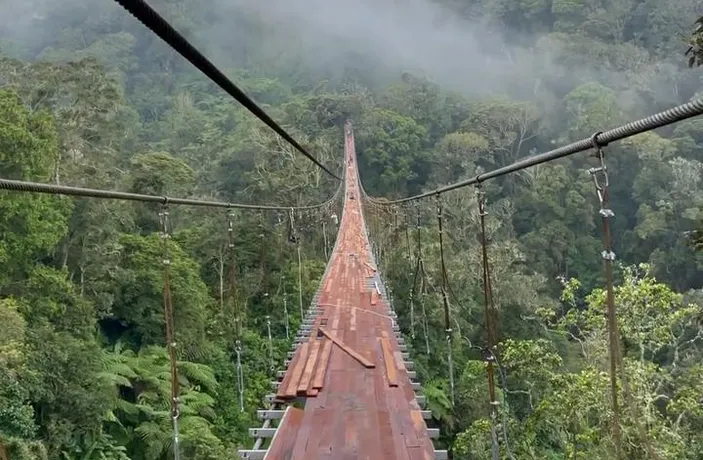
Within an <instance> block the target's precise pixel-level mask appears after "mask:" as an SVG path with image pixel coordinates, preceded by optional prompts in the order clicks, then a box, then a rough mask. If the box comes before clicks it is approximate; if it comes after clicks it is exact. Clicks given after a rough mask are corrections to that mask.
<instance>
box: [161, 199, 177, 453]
mask: <svg viewBox="0 0 703 460" xmlns="http://www.w3.org/2000/svg"><path fill="white" fill-rule="evenodd" d="M159 223H160V224H161V234H160V237H161V241H162V245H163V258H162V261H161V262H162V264H163V267H164V270H163V279H164V291H163V298H164V320H165V321H164V322H165V323H166V324H165V325H166V349H167V352H168V361H169V368H170V380H171V382H170V383H171V394H170V396H171V397H170V408H171V424H172V427H173V458H174V460H179V459H180V456H181V454H180V437H179V423H178V420H179V417H180V415H181V409H180V385H179V380H178V356H177V355H176V336H175V331H174V319H173V296H172V293H171V270H170V268H171V256H170V253H169V248H168V240H169V238H170V237H171V235H170V231H169V227H170V221H169V210H168V205H167V204H163V205H162V206H161V211H160V212H159Z"/></svg>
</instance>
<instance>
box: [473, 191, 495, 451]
mask: <svg viewBox="0 0 703 460" xmlns="http://www.w3.org/2000/svg"><path fill="white" fill-rule="evenodd" d="M476 193H477V202H478V215H479V218H480V221H481V259H482V266H483V302H484V316H485V328H486V351H485V357H484V359H485V360H486V372H487V375H488V397H489V404H490V414H491V454H492V458H493V460H499V458H500V447H499V445H498V432H497V424H498V404H499V402H498V400H497V399H496V386H495V375H494V371H493V363H494V362H495V361H496V356H495V352H496V350H495V345H496V339H497V337H496V325H495V305H494V304H493V287H492V286H491V273H490V268H489V261H488V243H487V240H486V215H487V214H488V213H487V212H486V195H485V193H484V191H483V189H482V187H481V184H480V183H479V184H477V185H476Z"/></svg>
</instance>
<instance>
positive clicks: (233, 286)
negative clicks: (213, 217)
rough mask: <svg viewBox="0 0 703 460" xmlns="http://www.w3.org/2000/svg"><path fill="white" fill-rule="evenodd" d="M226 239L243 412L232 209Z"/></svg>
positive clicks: (241, 409) (238, 384) (237, 367)
mask: <svg viewBox="0 0 703 460" xmlns="http://www.w3.org/2000/svg"><path fill="white" fill-rule="evenodd" d="M227 240H228V247H229V263H230V266H229V297H230V302H231V305H232V312H233V314H234V337H235V342H234V350H235V353H236V354H237V364H236V371H237V392H238V393H239V410H240V411H242V412H244V375H243V371H242V342H241V340H240V337H241V335H242V318H241V316H240V312H239V305H238V302H237V277H236V276H237V273H236V263H235V253H234V210H233V209H230V210H229V212H228V213H227Z"/></svg>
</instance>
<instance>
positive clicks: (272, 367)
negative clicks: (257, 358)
mask: <svg viewBox="0 0 703 460" xmlns="http://www.w3.org/2000/svg"><path fill="white" fill-rule="evenodd" d="M266 331H267V332H268V338H269V343H268V345H269V371H271V373H273V371H274V370H275V369H276V366H275V365H274V364H273V337H272V336H271V317H270V316H268V315H266Z"/></svg>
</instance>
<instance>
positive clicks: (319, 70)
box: [0, 0, 703, 460]
mask: <svg viewBox="0 0 703 460" xmlns="http://www.w3.org/2000/svg"><path fill="white" fill-rule="evenodd" d="M148 3H149V4H150V5H151V6H152V7H153V8H155V9H156V10H157V11H158V12H159V13H160V14H161V15H162V16H163V17H164V18H165V19H166V20H167V21H169V22H170V23H171V24H172V25H173V26H174V27H175V28H176V29H177V30H178V31H179V32H180V33H181V34H183V36H185V37H186V38H187V39H188V40H189V41H191V43H192V44H193V45H194V46H195V47H196V48H198V49H199V50H201V51H202V52H203V53H204V54H205V55H206V56H207V57H208V58H210V59H211V60H212V62H213V63H214V64H215V65H216V66H217V67H218V68H220V69H221V70H222V71H223V72H224V73H225V74H226V75H227V76H228V77H229V78H231V79H232V81H234V82H235V83H236V84H237V85H240V86H241V88H242V89H243V90H244V91H245V92H246V93H247V94H248V95H249V96H251V97H252V99H254V100H255V101H256V102H257V103H258V104H260V105H261V106H262V107H263V108H264V109H265V110H266V112H267V113H269V114H270V115H271V117H272V118H273V119H275V120H276V121H277V122H278V123H280V124H281V125H282V126H283V127H284V128H285V129H286V130H287V131H289V132H290V133H291V134H292V135H293V137H295V138H296V139H298V140H300V141H301V143H302V144H303V145H304V146H305V147H306V148H308V149H309V150H310V151H311V152H312V153H313V154H314V155H315V156H316V157H317V158H319V159H320V161H321V162H322V163H323V164H325V165H326V166H328V167H329V168H331V169H332V170H333V171H335V172H339V171H341V170H342V165H341V162H342V158H343V126H344V123H345V122H346V121H347V120H350V121H351V122H352V124H353V127H354V133H355V138H356V149H357V153H358V155H359V168H360V176H361V180H362V183H363V186H364V188H365V190H366V192H368V194H369V195H371V196H374V197H380V198H386V199H396V198H401V197H404V196H407V195H410V194H415V193H421V192H425V191H429V190H432V189H434V188H437V187H440V186H443V185H446V184H450V183H453V182H456V181H460V180H463V179H467V178H470V177H473V176H474V175H475V174H476V173H477V172H480V171H490V170H493V169H496V168H499V167H502V166H505V165H508V164H510V163H513V162H515V161H517V160H520V159H522V158H525V157H528V156H530V155H535V154H538V153H541V152H545V151H548V150H550V149H553V148H555V147H557V146H560V145H563V144H566V143H569V142H573V141H577V140H580V139H584V138H587V137H590V136H591V135H593V134H594V133H596V132H598V131H604V130H606V129H609V128H613V127H616V126H618V125H621V124H624V123H626V122H628V121H631V120H635V119H638V118H642V117H644V116H647V115H650V114H652V113H655V112H658V111H661V110H665V109H668V108H670V107H673V106H675V105H678V104H682V103H685V102H688V101H690V100H692V99H695V98H698V97H700V96H701V95H703V80H702V78H701V76H702V75H703V74H701V71H700V68H698V67H697V66H695V65H694V66H693V67H689V65H688V64H689V63H688V59H689V56H690V55H686V52H687V50H688V48H689V46H690V43H691V42H692V40H693V42H692V43H693V46H694V56H696V55H697V56H699V60H700V57H702V56H703V51H701V50H703V36H701V34H700V33H699V34H698V38H695V35H694V38H693V39H692V37H691V33H692V32H693V31H694V29H695V21H696V19H697V18H698V17H699V16H700V15H702V14H703V9H702V7H701V3H700V1H698V0H676V1H672V0H433V1H430V0H357V1H342V0H325V1H323V0H201V1H196V0H150V1H149V2H148ZM695 40H698V42H696V41H695ZM696 43H699V44H700V45H702V46H698V45H696ZM697 46H698V47H697ZM696 53H698V54H696ZM604 151H605V155H606V163H607V166H608V172H609V177H610V198H611V208H612V210H613V212H614V213H615V217H614V219H613V241H614V248H613V250H614V252H615V254H616V260H615V304H616V306H617V308H618V315H619V325H620V333H621V336H622V347H621V348H622V350H621V352H622V357H623V367H622V369H621V371H620V372H621V374H620V378H621V379H622V381H623V382H629V384H628V385H627V388H624V387H623V388H619V391H620V393H621V397H622V398H623V399H622V400H623V401H625V402H623V404H622V406H621V410H622V414H620V420H619V426H620V428H621V432H622V442H623V449H624V451H623V458H628V459H645V460H655V459H658V460H663V459H672V460H673V459H676V460H679V459H683V460H686V459H691V460H697V459H700V458H703V437H701V434H700V433H701V428H703V406H701V401H702V400H703V350H702V349H701V347H702V344H701V341H702V340H703V325H702V324H701V318H702V317H703V316H702V315H701V308H703V252H701V247H703V243H701V241H703V238H701V235H703V230H701V229H702V228H703V119H700V118H692V119H690V120H687V121H683V122H680V123H677V124H674V125H671V126H668V127H665V128H661V129H659V130H656V131H652V132H648V133H644V134H640V135H638V136H635V137H632V138H629V139H626V140H624V141H622V142H618V143H614V144H612V145H608V146H606V147H605V148H604ZM595 165H596V162H595V160H594V159H593V158H591V157H589V156H588V155H587V154H581V155H574V156H572V157H568V158H564V159H561V160H558V161H555V162H551V163H548V164H543V165H540V166H535V167H533V168H529V169H526V170H523V171H520V172H518V173H515V174H512V175H509V176H505V177H501V178H499V179H496V180H493V181H489V182H488V183H486V184H485V187H484V189H485V192H486V195H487V200H488V211H489V214H488V217H487V225H488V240H489V252H490V264H491V271H492V275H493V283H494V291H495V299H496V308H497V309H498V312H499V313H498V316H499V318H498V322H499V342H500V343H499V346H498V348H497V352H498V353H499V355H500V358H501V366H502V367H501V374H500V375H501V376H502V377H501V378H502V379H503V380H502V381H501V384H500V388H499V390H498V399H499V401H500V420H501V421H500V423H499V426H492V425H491V419H490V417H489V408H488V404H487V401H488V387H487V385H488V384H487V382H486V371H485V367H486V366H485V362H484V361H483V357H482V356H481V353H480V352H478V351H477V350H476V349H472V348H469V347H468V346H466V344H467V343H471V344H481V343H483V341H484V340H485V338H484V335H485V332H484V328H483V324H484V319H485V318H484V305H483V291H482V289H483V287H482V281H481V276H482V275H481V273H482V271H481V270H482V267H481V265H480V261H481V257H480V255H481V247H480V245H479V239H478V235H479V230H480V226H479V219H478V217H477V202H476V193H475V191H474V189H473V188H472V187H469V188H466V189H462V190H458V191H454V192H451V193H447V194H444V195H443V197H442V198H443V204H444V206H445V212H446V222H445V225H446V228H445V232H446V238H447V239H446V242H445V244H446V247H445V248H444V252H445V257H446V266H447V273H448V284H449V286H450V287H451V291H452V296H451V302H450V303H451V315H452V321H453V322H454V324H455V326H456V327H455V330H454V331H455V332H454V333H455V334H456V338H455V340H454V341H453V342H452V345H451V346H452V355H453V360H454V366H455V367H454V375H455V380H456V382H455V383H456V385H455V389H454V396H455V398H454V403H453V404H452V400H451V394H450V392H451V387H450V384H449V380H448V372H447V366H448V364H447V358H446V357H447V351H448V349H447V347H448V345H447V340H446V338H445V325H444V317H443V313H442V299H441V295H440V292H439V289H438V288H437V286H438V285H439V283H440V279H441V271H440V266H439V261H438V257H439V245H438V232H437V228H436V227H437V222H436V216H435V213H436V209H435V201H434V200H426V201H424V202H420V205H419V206H418V208H417V211H416V208H414V207H413V206H408V207H398V208H392V210H393V212H397V214H392V213H390V214H383V213H381V212H380V211H378V210H377V209H375V208H373V207H372V206H370V205H368V203H366V204H367V207H366V210H365V212H366V218H367V223H368V225H369V231H370V234H371V237H372V239H373V241H374V245H375V247H376V248H377V251H378V254H377V255H378V259H379V260H378V261H377V262H378V264H379V267H380V270H381V271H382V272H383V274H384V277H385V279H386V283H387V285H388V287H389V288H391V289H392V292H393V295H394V306H395V309H396V312H397V313H398V316H399V323H400V326H401V330H402V331H403V332H404V333H405V334H406V343H408V345H409V351H410V354H411V356H412V358H413V361H414V362H415V368H416V370H417V374H418V380H419V381H420V382H422V388H423V390H422V391H423V394H425V395H426V398H427V407H426V408H427V409H429V410H431V411H432V414H433V418H432V419H431V420H428V425H429V426H432V427H438V428H440V430H441V431H440V432H441V437H440V439H439V440H437V442H436V443H435V445H436V446H437V448H448V449H449V450H450V452H451V453H452V455H453V457H452V458H454V459H470V460H484V459H485V460H488V459H490V458H492V457H491V455H492V454H491V439H492V438H491V433H492V430H493V431H494V432H495V431H496V430H497V431H498V432H500V438H501V443H500V458H505V459H511V460H512V459H519V460H522V459H549V460H562V459H563V460H567V459H569V460H572V459H581V458H589V459H594V460H600V459H603V460H605V459H613V458H616V457H615V454H614V452H615V450H616V447H615V446H616V444H617V439H616V438H615V435H614V430H613V415H614V414H613V408H612V405H611V395H610V382H609V377H608V369H609V368H608V340H607V338H608V333H607V327H606V321H605V317H604V314H603V313H604V310H605V306H606V296H605V292H604V278H603V259H602V257H601V252H602V250H603V247H602V242H601V236H602V234H601V230H602V229H601V216H600V215H599V202H598V198H597V195H596V191H595V189H594V185H593V182H592V179H591V177H590V176H589V174H588V172H587V169H588V168H589V167H592V166H595ZM0 178H2V179H19V180H26V181H35V182H44V183H51V184H59V185H74V186H82V187H91V188H101V189H108V190H121V191H129V192H135V193H143V194H153V195H167V196H172V197H189V198H198V199H209V200H219V201H225V202H240V203H254V204H275V205H284V206H302V205H308V204H314V203H320V202H324V201H325V200H327V199H328V198H329V197H331V196H333V194H334V192H335V190H336V189H337V186H338V184H337V183H336V182H335V181H334V180H332V179H330V178H329V177H327V176H326V175H325V174H324V173H323V172H321V171H320V170H319V169H317V168H316V167H315V166H314V165H313V164H312V163H310V162H309V161H307V160H306V159H305V158H304V157H303V156H302V155H299V154H298V153H297V152H296V151H295V150H294V149H293V148H291V147H290V146H288V145H287V144H286V143H285V142H284V141H282V140H281V139H280V138H278V137H276V136H275V135H274V134H273V133H272V132H271V131H270V130H269V129H268V128H267V127H266V126H265V125H263V124H262V123H261V122H259V121H258V120H256V118H254V117H253V116H252V115H251V114H250V113H249V112H247V111H246V110H245V109H244V108H242V107H241V106H240V105H238V104H237V103H236V102H235V101H233V100H232V99H231V98H230V97H229V96H228V95H227V94H226V93H225V92H224V91H222V90H221V89H220V88H218V87H217V86H215V85H214V84H213V83H212V82H210V81H209V80H208V79H207V78H206V77H205V76H203V75H202V74H201V73H199V72H198V71H197V70H196V69H195V68H194V67H193V66H192V65H191V64H190V63H188V62H187V61H186V60H185V59H183V58H182V57H181V56H180V55H178V54H177V53H176V52H174V51H173V50H172V49H170V48H169V47H168V46H167V45H166V44H165V43H164V42H162V41H161V40H160V39H159V38H158V37H156V36H155V35H154V34H153V33H152V32H150V31H149V30H148V29H147V28H146V27H144V26H143V25H142V24H141V23H139V22H138V21H137V20H136V19H135V18H134V17H132V16H131V15H130V14H129V13H127V12H125V11H124V10H123V9H122V7H121V6H120V5H118V4H117V2H112V1H108V0H93V1H85V0H82V1H78V0H63V1H62V0H24V1H20V0H2V1H1V2H0ZM339 205H340V203H339V201H335V202H334V207H331V208H323V209H322V211H314V212H301V213H299V214H298V215H296V216H295V222H296V223H295V225H296V226H297V228H296V230H297V231H298V232H299V234H300V236H301V243H300V244H301V248H302V250H301V253H302V258H301V263H300V264H299V263H298V258H297V249H296V246H295V245H293V244H290V243H288V242H287V239H288V238H287V237H288V232H289V231H290V229H289V224H290V223H289V221H288V216H287V215H286V213H279V214H277V213H272V212H249V211H243V210H241V211H237V212H236V214H235V218H234V221H233V226H234V229H235V231H234V234H235V248H236V249H235V252H234V256H233V255H232V253H230V252H229V242H228V239H227V238H228V235H227V225H228V222H227V213H226V212H225V211H224V210H217V209H214V210H203V209H193V208H187V207H177V206H174V207H173V208H172V209H171V217H172V225H173V238H171V239H170V241H169V242H168V251H169V253H170V259H171V270H172V278H173V279H172V291H173V297H174V301H173V302H174V320H175V331H176V338H177V341H178V344H179V346H178V359H179V364H178V368H179V370H180V373H181V395H182V396H181V401H182V403H181V410H182V416H181V437H182V445H181V450H182V452H181V455H182V457H183V458H188V459H192V460H218V459H225V458H226V459H232V458H238V457H237V450H238V449H242V448H248V447H250V446H251V445H252V444H253V440H252V439H251V438H250V437H249V434H248V429H249V428H252V427H256V426H260V420H258V419H257V414H256V410H257V409H262V408H263V407H264V405H265V404H264V399H263V398H264V396H265V395H266V394H268V393H269V392H270V385H269V383H270V381H271V380H273V379H274V377H273V375H272V370H271V369H270V362H271V360H273V361H274V362H275V364H276V366H277V368H278V369H281V366H282V365H283V361H284V359H285V357H286V353H287V351H289V350H290V347H291V341H290V340H289V339H288V338H287V336H286V324H288V325H289V328H290V331H295V330H297V329H298V327H299V325H300V322H301V318H300V313H299V307H302V305H298V293H299V292H302V299H303V304H304V305H305V306H307V305H309V303H310V302H311V300H312V297H313V295H314V293H315V290H316V289H317V287H318V285H319V281H320V277H321V276H322V274H323V272H324V269H325V265H326V263H327V259H326V253H327V252H328V251H329V247H328V246H330V243H329V242H328V241H327V239H331V240H332V241H333V240H334V237H333V234H334V231H335V230H336V227H335V225H334V224H333V222H332V220H331V219H330V216H331V214H332V213H335V214H336V215H339V214H340V212H341V210H340V208H339ZM416 212H418V213H419V218H420V230H419V231H417V230H416V229H415V221H416V219H417V215H416ZM322 222H325V223H326V226H325V227H324V229H325V230H324V231H326V232H328V233H326V234H322V231H323V227H322ZM406 228H407V229H408V230H409V231H407V232H406ZM160 230H161V227H160V222H159V207H158V206H156V205H150V204H144V203H127V202H121V201H104V200H90V199H86V198H77V199H73V198H67V197H58V196H53V195H35V194H23V193H17V192H12V191H2V192H0V266H1V267H2V269H1V270H0V460H6V459H12V460H15V459H19V460H39V459H62V460H79V459H80V460H93V459H95V460H97V459H101V460H126V459H131V460H163V459H168V458H173V452H172V448H173V446H172V440H171V438H172V429H171V421H170V416H169V412H168V411H169V398H170V396H169V361H168V355H167V348H166V346H165V343H166V338H165V329H164V325H163V323H164V312H163V305H162V302H163V297H162V289H163V280H162V255H163V254H162V241H161V239H160V237H159V234H158V232H159V231H160ZM406 235H407V236H406ZM696 235H698V238H700V240H698V242H697V241H696ZM418 237H419V238H421V239H422V244H423V251H424V253H423V254H422V256H423V261H424V263H425V265H426V271H427V273H426V274H425V276H424V278H423V283H422V284H420V283H417V277H416V276H415V275H416V274H415V273H414V272H415V268H416V266H417V264H416V261H417V257H418V254H417V253H416V252H415V251H416V250H415V249H414V248H415V247H416V243H417V238H418ZM231 271H233V272H234V273H235V276H233V277H230V274H231ZM299 275H300V279H301V283H300V285H299V284H298V279H299ZM230 279H234V280H235V285H234V286H231V285H229V283H230ZM422 286H424V287H422ZM411 293H412V294H411ZM411 296H414V297H412V298H414V299H415V301H417V302H420V300H418V299H421V302H422V305H423V307H424V308H423V312H424V313H422V315H421V314H420V313H419V312H418V311H419V310H418V311H416V310H413V314H412V315H411V313H410V309H411V307H410V305H411V303H412V302H413V300H411ZM284 298H285V302H286V305H287V308H288V310H287V313H286V314H285V315H284V314H283V313H282V305H283V303H284ZM413 305H415V306H414V307H413V308H416V309H419V308H420V307H419V306H418V305H419V304H413ZM267 317H270V319H271V326H272V336H273V341H272V343H271V344H270V345H271V349H272V350H273V354H269V351H268V350H269V342H268V337H267V328H266V318H267ZM411 331H412V332H413V334H412V336H411V335H410V334H411ZM292 335H294V334H293V333H292V332H291V337H292ZM238 342H241V344H242V347H243V362H244V364H243V372H244V374H243V380H244V382H245V386H244V389H243V397H244V405H243V406H244V407H243V410H242V409H241V408H240V405H239V388H238V387H237V375H236V366H235V365H234V363H235V358H236V344H237V343H238ZM428 352H429V353H428Z"/></svg>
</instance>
